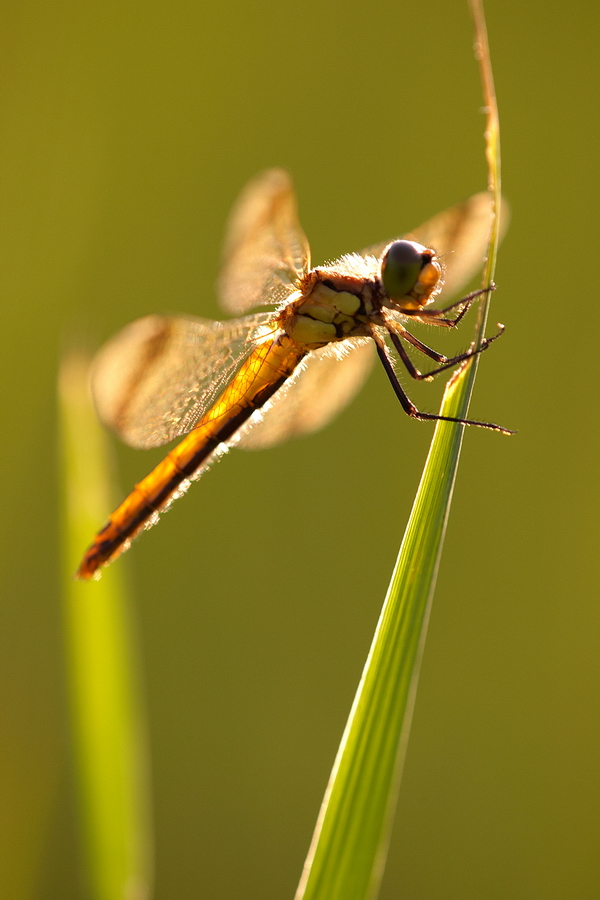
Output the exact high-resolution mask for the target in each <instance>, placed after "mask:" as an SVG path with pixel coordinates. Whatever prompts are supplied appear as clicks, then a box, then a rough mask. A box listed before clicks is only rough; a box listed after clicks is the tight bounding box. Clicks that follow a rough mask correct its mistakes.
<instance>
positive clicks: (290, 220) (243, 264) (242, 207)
mask: <svg viewBox="0 0 600 900" xmlns="http://www.w3.org/2000/svg"><path fill="white" fill-rule="evenodd" d="M309 268H310V249H309V245H308V241H307V239H306V236H305V234H304V232H303V231H302V227H301V226H300V222H299V221H298V210H297V206H296V196H295V193H294V188H293V185H292V180H291V178H290V176H289V175H288V173H287V172H285V171H284V170H283V169H269V170H268V171H267V172H263V174H262V175H259V176H258V177H257V178H255V179H254V180H253V181H251V182H250V183H249V184H248V186H247V187H246V188H245V189H244V191H242V194H241V196H240V198H239V200H238V201H237V203H236V204H235V206H234V208H233V212H232V214H231V217H230V220H229V224H228V229H227V236H226V238H225V248H224V253H223V264H222V268H221V275H220V278H219V292H220V297H221V305H222V306H223V308H224V309H225V310H227V312H228V313H230V314H232V315H240V314H241V313H244V312H246V311H247V310H249V309H252V308H253V307H255V306H266V305H269V304H278V303H280V302H281V301H282V300H285V299H286V297H288V296H289V295H290V294H291V293H292V291H293V290H295V287H296V285H297V283H298V280H299V279H300V278H301V277H302V276H303V275H304V274H305V273H306V272H307V271H308V269H309Z"/></svg>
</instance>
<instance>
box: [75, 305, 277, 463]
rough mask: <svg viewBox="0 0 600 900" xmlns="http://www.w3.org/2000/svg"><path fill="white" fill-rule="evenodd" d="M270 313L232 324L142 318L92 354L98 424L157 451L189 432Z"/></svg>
mask: <svg viewBox="0 0 600 900" xmlns="http://www.w3.org/2000/svg"><path fill="white" fill-rule="evenodd" d="M271 319H272V315H271V313H259V314H258V315H254V316H247V317H245V318H243V319H237V320H233V321H231V322H225V323H221V322H212V321H210V320H209V319H197V318H192V317H190V318H187V317H179V316H177V317H175V316H154V315H153V316H146V317H145V318H143V319H137V320H136V321H135V322H132V323H131V324H130V325H127V326H126V327H125V328H124V329H123V330H122V331H120V332H119V333H118V334H117V335H115V337H113V338H112V339H111V340H110V341H108V343H107V344H105V346H104V347H102V349H101V350H100V351H99V352H98V354H97V355H96V357H95V359H94V362H93V364H92V371H91V386H92V394H93V397H94V401H95V404H96V408H97V410H98V414H99V416H100V418H101V419H102V421H103V422H104V423H105V424H106V425H108V426H109V427H110V428H112V429H113V430H114V431H115V432H116V433H117V434H118V435H119V437H121V438H122V440H123V441H125V443H126V444H129V445H130V446H132V447H142V448H148V447H159V446H160V445H161V444H165V443H166V442H167V441H170V440H171V439H172V438H174V437H177V436H178V435H181V434H185V433H186V432H188V431H191V430H192V428H193V427H194V426H195V425H196V423H197V422H198V420H199V419H200V418H201V417H202V415H203V414H204V412H206V410H207V409H209V408H210V406H211V404H212V403H213V401H214V400H215V398H216V397H217V396H218V394H219V393H220V392H221V391H222V389H223V387H224V386H225V385H226V384H227V382H228V381H229V380H230V378H231V377H232V376H233V374H234V372H235V371H236V369H237V367H238V366H239V365H240V364H241V362H242V361H243V360H244V358H245V357H246V356H247V355H248V354H249V353H250V351H251V350H252V346H253V343H254V341H255V340H256V339H257V338H259V337H262V336H263V335H266V334H268V333H270V332H272V331H273V330H274V329H275V328H276V326H274V325H272V324H271Z"/></svg>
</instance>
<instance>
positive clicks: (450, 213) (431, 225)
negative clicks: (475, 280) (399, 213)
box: [361, 193, 508, 305]
mask: <svg viewBox="0 0 600 900" xmlns="http://www.w3.org/2000/svg"><path fill="white" fill-rule="evenodd" d="M491 224H492V201H491V197H490V195H489V194H487V193H481V194H474V195H473V196H472V197H469V199H468V200H465V201H464V202H463V203H457V204H456V206H451V207H450V209H446V210H444V212H442V213H440V214H439V215H437V216H434V217H433V219H429V221H428V222H425V224H424V225H421V226H420V227H419V228H415V230H414V231H411V232H410V233H409V234H406V235H403V237H405V238H409V239H411V240H416V241H418V242H419V243H420V244H423V245H424V246H425V247H431V248H432V249H433V250H435V251H436V254H437V255H438V257H441V261H442V263H443V266H444V290H443V296H444V300H447V299H448V298H450V297H451V296H452V295H453V294H456V293H458V292H459V291H460V290H461V289H462V288H463V287H464V286H465V285H466V284H467V283H468V282H469V281H470V280H471V278H472V277H473V276H474V275H475V273H476V272H477V271H479V270H480V269H481V267H482V265H483V260H484V257H485V252H486V249H487V242H488V238H489V234H490V227H491ZM507 224H508V208H507V206H506V204H505V203H503V205H502V210H501V222H500V225H501V234H503V233H504V231H505V230H506V225H507ZM392 240H396V238H393V239H392ZM389 243H390V241H384V242H383V243H380V244H374V245H373V246H372V247H367V248H366V249H365V250H362V251H361V256H376V257H380V256H381V255H382V253H383V251H384V250H385V248H386V246H387V245H388V244H389ZM436 305H439V302H438V301H436Z"/></svg>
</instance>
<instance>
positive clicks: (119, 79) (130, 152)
mask: <svg viewBox="0 0 600 900" xmlns="http://www.w3.org/2000/svg"><path fill="white" fill-rule="evenodd" d="M487 15H488V27H489V32H490V43H491V49H492V57H493V61H494V65H495V74H496V82H497V91H498V97H499V104H500V114H501V121H502V128H503V133H502V140H503V175H504V190H505V194H506V195H507V197H508V198H509V200H510V203H511V207H512V213H513V218H512V224H511V228H510V231H509V233H508V235H507V237H506V239H505V241H504V244H503V247H502V249H501V255H500V262H499V268H498V272H497V280H498V283H499V290H498V292H497V293H496V295H495V296H494V298H493V305H492V322H495V321H497V320H500V321H502V322H504V323H505V324H506V326H507V333H506V335H505V336H504V337H503V338H502V340H501V341H499V342H498V343H497V344H496V345H495V346H494V348H493V350H491V351H490V352H489V353H488V354H486V356H485V359H484V360H483V364H482V366H481V367H480V372H479V378H478V382H477V385H476V392H475V400H474V403H473V405H472V408H471V413H472V415H473V416H475V417H479V418H483V419H486V420H492V421H497V422H501V423H502V424H504V425H506V426H509V427H514V428H517V429H518V430H519V434H518V436H516V437H514V438H511V439H508V438H502V437H500V436H498V435H495V434H491V433H486V432H484V431H478V430H475V429H470V430H469V431H468V433H467V435H466V440H465V447H464V451H463V459H462V466H461V470H460V473H459V480H458V484H457V490H456V493H455V501H454V508H453V512H452V517H451V522H450V528H449V532H448V537H447V542H446V552H445V555H444V559H443V563H442V568H441V572H440V578H439V582H438V589H437V595H436V599H435V603H434V608H433V616H432V620H431V626H430V633H429V639H428V644H427V648H426V653H425V660H424V665H423V671H422V678H421V684H420V688H419V694H418V698H417V707H416V714H415V721H414V728H413V733H412V737H411V743H410V747H409V752H408V759H407V765H406V770H405V776H404V781H403V785H402V789H401V794H400V802H399V808H398V815H397V820H396V825H395V829H394V834H393V839H392V846H391V851H390V859H389V865H388V870H387V874H386V877H385V881H384V888H383V892H382V897H383V898H384V900H391V898H406V900H459V898H460V900H466V898H474V900H479V898H486V900H492V898H498V900H504V898H507V897H511V898H515V900H516V898H523V900H525V898H527V900H529V898H536V900H537V898H544V900H546V898H547V900H555V898H565V900H566V898H569V900H573V898H578V900H579V898H590V900H591V898H597V897H598V896H600V854H599V853H598V837H599V824H600V809H599V802H598V800H599V793H600V773H599V752H598V751H599V749H600V747H599V744H600V732H599V725H600V714H599V709H598V701H597V698H598V694H599V693H600V671H599V663H598V659H599V653H598V645H599V643H600V608H599V603H598V589H597V577H596V576H597V567H598V563H597V560H598V499H599V498H598V478H597V459H598V449H597V444H598V437H599V427H598V412H597V410H598V402H597V390H596V389H595V385H596V384H597V380H598V376H597V368H596V367H597V364H596V360H595V356H594V350H595V345H596V342H597V340H598V303H597V299H596V297H595V293H594V292H595V288H596V284H595V282H596V278H595V275H596V271H595V270H596V265H597V264H596V263H593V261H592V262H590V257H591V259H592V260H593V259H594V257H595V256H596V255H597V246H598V243H599V240H600V226H599V224H598V212H597V200H598V197H597V193H598V188H597V185H598V179H597V171H596V169H597V153H598V151H597V145H598V109H597V99H596V97H597V95H596V87H597V83H598V71H597V56H598V52H597V26H598V8H597V5H596V4H594V3H592V2H585V0H580V2H577V0H576V2H575V3H571V4H569V5H568V6H565V5H564V4H562V3H557V2H550V3H546V4H544V5H543V6H541V5H540V4H537V3H522V2H517V0H503V2H499V0H489V2H488V4H487ZM2 42H3V47H2V52H1V54H0V67H1V69H2V76H1V79H0V84H1V88H0V91H1V96H2V104H1V116H0V128H1V130H2V145H1V151H0V152H1V156H2V159H1V162H0V171H1V179H2V212H3V215H2V223H1V227H2V240H1V246H2V250H1V252H2V263H1V266H0V272H1V274H0V277H1V279H2V301H1V302H2V310H3V313H2V323H3V324H2V328H3V341H2V343H3V349H2V354H1V355H0V366H1V367H2V376H1V377H2V385H3V388H2V396H3V403H4V409H3V413H2V420H3V435H4V437H3V440H2V448H1V449H2V456H3V459H2V467H1V471H2V477H3V487H2V497H3V515H2V522H1V526H0V527H1V528H2V542H1V545H2V549H3V554H2V555H3V562H2V572H1V578H2V603H1V606H0V609H1V616H2V624H1V628H0V642H1V646H0V691H1V709H2V717H3V720H4V721H3V725H2V735H3V736H2V741H1V743H0V791H1V797H0V808H1V809H2V817H1V822H0V847H1V849H0V854H1V856H2V859H1V867H0V896H2V897H6V898H7V900H8V898H10V900H21V898H27V900H30V898H33V900H75V898H86V896H87V895H86V889H85V877H84V874H83V872H82V866H81V859H80V847H79V840H78V834H77V831H78V829H77V820H76V812H75V803H74V797H73V785H72V775H71V771H70V762H69V747H68V737H67V735H68V731H67V725H66V723H67V713H66V699H65V694H66V692H65V684H64V674H63V672H64V668H63V666H64V664H63V645H62V642H63V637H62V623H61V612H60V591H61V588H60V581H59V562H58V546H59V534H58V524H57V508H58V488H57V482H56V475H55V468H56V445H57V419H56V402H55V374H56V366H57V360H58V357H59V353H60V349H61V346H64V345H65V344H67V343H68V342H69V341H70V340H72V338H73V336H74V335H75V336H77V337H78V338H79V339H82V340H83V341H84V342H85V343H86V344H87V345H88V346H89V347H90V348H94V347H96V346H98V345H99V344H100V343H101V342H102V341H103V340H104V339H106V338H107V337H108V336H109V335H110V334H112V333H113V332H114V331H116V330H117V329H118V328H120V327H121V326H122V325H124V324H125V323H126V322H128V321H130V320H131V319H133V318H135V317H136V316H140V315H144V314H146V313H149V312H161V311H171V312H187V313H196V314H199V315H207V316H211V317H216V316H218V315H219V310H218V307H217V305H216V301H215V291H214V282H215V279H216V275H217V271H218V260H219V254H220V245H221V241H222V236H223V231H224V224H225V219H226V216H227V213H228V210H229V208H230V205H231V203H232V201H233V199H234V198H235V196H236V194H237V193H238V191H239V190H240V188H241V187H242V186H243V184H244V183H245V182H246V180H247V179H248V178H249V177H251V176H252V175H254V174H255V173H256V172H258V171H260V170H261V169H264V168H266V167H268V166H273V165H282V166H285V167H287V168H288V169H289V170H290V171H291V172H292V173H293V175H294V178H295V180H296V184H297V189H298V194H299V203H300V214H301V218H302V222H303V224H304V227H305V229H306V232H307V234H308V236H309V238H310V241H311V244H312V248H313V257H314V260H315V261H316V262H319V261H323V260H325V259H328V258H332V257H333V256H335V255H338V254H340V253H342V252H346V251H350V250H354V249H358V248H360V247H362V246H364V245H366V244H369V243H372V242H373V241H376V240H379V239H382V238H386V237H388V236H393V235H395V234H398V233H399V232H402V231H403V230H407V229H409V228H411V227H412V226H414V225H416V224H418V223H419V222H420V221H422V220H424V219H425V218H427V217H429V216H430V215H432V214H434V213H436V212H438V211H439V210H441V209H443V208H445V207H446V206H449V205H451V204H452V203H454V202H456V201H458V200H460V199H462V198H464V197H465V196H467V195H469V194H470V193H472V192H474V191H477V190H481V189H482V188H483V187H484V186H485V167H484V159H483V140H482V130H483V117H482V115H481V114H480V107H481V93H480V86H479V76H478V72H477V68H476V65H475V62H474V60H473V55H472V49H471V47H472V29H471V23H470V20H469V14H468V10H467V8H466V3H463V2H461V0H454V2H452V3H449V2H447V0H430V2H429V3H427V4H426V5H422V4H409V3H403V2H399V3H396V4H394V3H391V2H388V0H374V2H372V3H369V4H368V5H364V4H359V3H353V2H346V3H342V2H332V3H317V2H314V0H307V2H305V3H302V4H297V3H295V4H282V3H280V2H275V0H263V2H262V3H260V4H245V3H241V2H239V0H224V2H221V3H219V4H215V5H210V6H208V5H205V4H195V5H191V4H190V5H186V4H184V3H178V2H175V3H174V4H169V5H168V4H166V3H158V4H149V3H144V4H142V3H139V4H135V3H128V4H125V5H123V4H104V5H100V4H95V5H88V4H85V5H82V4H77V3H74V2H65V3H57V4H51V5H50V4H42V3H34V2H27V0H21V2H19V3H16V2H14V0H12V2H8V3H7V4H5V5H4V8H3V36H2ZM582 304H583V306H582ZM471 327H472V320H471V322H470V323H469V324H467V325H465V327H464V328H463V333H462V343H463V346H464V345H465V344H466V343H467V342H468V340H469V335H470V329H471ZM436 336H437V335H436ZM444 340H446V336H445V335H442V337H441V338H439V337H438V340H437V342H436V346H439V347H440V349H442V348H443V347H444V346H449V345H448V344H444ZM439 393H440V388H439V387H438V388H435V387H432V386H431V385H425V386H422V390H421V391H418V390H413V391H412V394H413V396H414V397H415V398H416V399H418V401H419V402H420V404H421V405H422V406H423V407H424V408H426V409H430V410H435V409H436V408H437V403H438V400H439ZM430 434H431V429H430V428H429V427H428V426H427V425H426V424H422V425H419V424H417V423H414V422H410V421H408V420H407V419H406V417H405V416H404V415H403V414H402V412H401V410H400V408H399V405H398V404H397V402H396V400H395V398H394V396H393V394H392V391H391V389H390V387H389V385H388V384H387V383H386V380H385V376H384V375H383V373H382V372H380V371H376V372H375V373H374V374H373V376H372V377H371V379H370V381H369V383H368V385H367V386H366V388H365V389H364V390H363V392H362V393H361V394H360V395H359V397H358V398H357V400H356V401H355V402H354V403H353V404H352V406H351V407H350V408H348V409H347V410H346V411H345V412H344V413H343V414H342V415H341V416H340V417H339V419H338V420H336V421H335V422H334V423H333V424H331V425H330V426H329V427H328V428H327V429H326V430H325V431H323V432H322V433H320V434H317V435H315V436H312V437H310V438H307V439H304V440H301V441H297V442H296V443H293V444H289V445H288V446H284V447H281V448H278V449H275V450H272V451H266V452H263V453H257V454H246V453H242V452H233V453H232V454H231V455H230V456H229V457H228V458H227V459H225V460H224V461H223V462H222V463H221V464H219V465H218V466H216V467H215V469H214V470H213V471H212V472H211V473H210V474H209V475H208V476H207V477H206V479H203V481H202V483H201V484H199V485H196V486H194V487H193V489H192V490H190V492H189V495H188V496H187V498H186V499H185V500H184V501H182V502H181V503H178V504H177V505H176V506H175V508H174V509H173V511H172V512H171V513H170V514H169V516H168V517H166V519H165V521H164V522H162V524H161V525H160V527H158V528H155V529H153V530H152V531H151V532H150V533H149V534H148V535H146V536H144V537H143V539H142V540H140V541H139V543H137V544H136V546H135V547H134V549H133V550H132V551H131V552H130V553H129V554H128V555H127V557H126V558H125V559H124V560H123V561H122V562H121V563H119V565H124V566H125V567H126V568H127V570H128V575H129V578H130V581H131V583H132V585H133V587H134V589H135V593H136V597H137V607H136V615H137V617H138V620H139V632H140V643H141V647H142V657H143V664H144V674H143V678H144V682H145V687H146V690H147V705H148V716H149V730H150V738H151V753H152V767H153V779H154V813H155V824H156V893H155V896H156V900H167V898H174V897H176V898H188V897H210V898H212V900H226V898H232V897H240V898H242V897H243V898H247V900H251V898H261V900H271V898H273V900H275V898H278V900H279V898H284V897H289V898H291V897H292V896H293V893H294V890H295V886H296V884H297V880H298V877H299V873H300V870H301V866H302V863H303V860H304V856H305V853H306V850H307V847H308V843H309V840H310V836H311V833H312V829H313V826H314V822H315V818H316V814H317V811H318V808H319V804H320V801H321V797H322V794H323V790H324V787H325V784H326V780H327V777H328V774H329V770H330V767H331V764H332V761H333V757H334V754H335V751H336V748H337V744H338V741H339V738H340V735H341V732H342V729H343V726H344V723H345V719H346V716H347V713H348V710H349V706H350V703H351V700H352V697H353V693H354V690H355V687H356V684H357V681H358V678H359V676H360V672H361V668H362V665H363V661H364V658H365V654H366V651H367V649H368V646H369V643H370V639H371V634H372V631H373V627H374V625H375V622H376V619H377V615H378V611H379V608H380V605H381V602H382V599H383V595H384V592H385V588H386V585H387V582H388V579H389V575H390V572H391V568H392V566H393V563H394V560H395V556H396V552H397V548H398V544H399V539H400V536H401V533H402V530H403V527H404V523H405V521H406V518H407V515H408V512H409V509H410V504H411V499H412V497H413V495H414V491H415V488H416V485H417V482H418V478H419V475H420V472H421V468H422V464H423V460H424V456H425V453H426V449H427V446H428V442H429V439H430ZM115 446H116V442H115ZM116 452H117V453H118V462H119V472H120V479H121V486H122V489H123V491H126V490H127V489H129V488H130V487H131V486H132V485H133V484H134V482H135V480H136V479H137V480H139V478H140V477H141V476H143V475H145V474H146V472H147V471H149V469H150V467H151V466H152V464H153V463H154V462H156V461H157V460H158V459H159V458H160V456H161V453H160V451H157V452H149V453H146V454H144V453H141V452H135V451H132V450H128V449H126V448H121V447H119V448H118V449H117V451H116ZM595 461H596V462H595ZM100 524H101V522H98V525H100ZM90 537H91V535H90ZM82 549H83V548H82ZM232 621H235V622H237V623H239V629H238V630H236V631H235V633H234V634H233V635H232V634H231V622H232Z"/></svg>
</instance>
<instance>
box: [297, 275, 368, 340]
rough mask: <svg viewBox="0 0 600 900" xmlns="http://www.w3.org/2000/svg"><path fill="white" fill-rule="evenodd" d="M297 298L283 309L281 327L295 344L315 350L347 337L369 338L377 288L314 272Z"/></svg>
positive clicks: (365, 283)
mask: <svg viewBox="0 0 600 900" xmlns="http://www.w3.org/2000/svg"><path fill="white" fill-rule="evenodd" d="M301 291H302V293H301V296H300V297H299V299H297V300H295V301H293V302H292V303H290V304H288V306H287V307H285V308H284V309H283V310H282V313H281V324H282V327H283V328H284V329H285V331H286V332H287V334H288V335H289V336H290V337H291V338H292V339H293V340H294V341H296V343H298V344H300V345H302V346H305V347H306V349H307V350H314V349H317V348H318V347H323V346H325V345H326V344H330V343H331V342H332V341H343V340H346V339H347V338H350V337H368V336H369V335H370V334H371V329H370V325H369V322H370V320H372V315H373V312H374V311H375V309H377V310H379V308H380V303H378V302H377V299H376V295H377V293H378V291H377V285H376V284H375V283H373V282H369V281H365V280H363V279H359V278H354V277H351V276H344V275H340V274H336V273H334V272H330V271H328V270H327V269H322V270H320V269H313V270H312V272H310V273H309V275H308V276H307V277H306V279H305V282H304V283H303V284H302V286H301Z"/></svg>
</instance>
